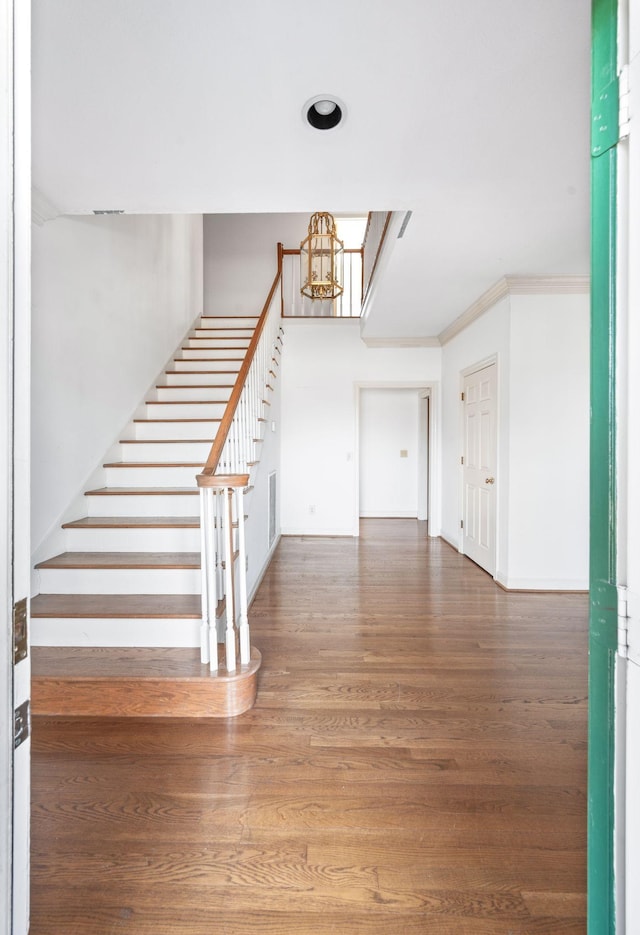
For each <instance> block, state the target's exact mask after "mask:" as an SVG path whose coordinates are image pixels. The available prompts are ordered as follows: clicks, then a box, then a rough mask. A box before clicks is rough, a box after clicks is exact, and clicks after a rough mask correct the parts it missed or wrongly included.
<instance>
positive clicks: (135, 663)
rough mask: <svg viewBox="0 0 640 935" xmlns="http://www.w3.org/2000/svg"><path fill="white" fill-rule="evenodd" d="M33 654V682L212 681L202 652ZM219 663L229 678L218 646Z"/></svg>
mask: <svg viewBox="0 0 640 935" xmlns="http://www.w3.org/2000/svg"><path fill="white" fill-rule="evenodd" d="M32 652H33V655H32V659H31V664H32V668H31V672H32V677H33V678H43V677H56V678H70V679H82V678H92V679H112V678H136V679H150V678H153V679H156V678H166V679H196V678H197V679H201V678H205V679H211V678H212V676H211V674H210V671H209V667H208V666H207V665H203V664H202V663H201V662H200V650H199V649H191V648H187V649H185V648H180V649H176V648H171V649H165V648H160V647H111V646H108V647H107V646H105V647H100V646H94V647H84V646H82V647H75V646H71V647H69V646H34V647H33V650H32ZM256 653H257V650H255V649H254V648H252V652H251V655H252V662H251V663H249V666H251V665H252V663H253V662H254V661H255V659H256ZM258 655H259V654H258ZM219 660H220V661H221V662H222V669H223V672H224V674H225V675H226V670H225V669H224V646H223V645H222V644H221V645H220V646H219ZM249 666H238V675H242V674H243V673H244V672H246V670H247V669H248V668H249ZM231 677H233V676H231Z"/></svg>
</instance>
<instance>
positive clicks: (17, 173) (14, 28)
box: [0, 0, 31, 935]
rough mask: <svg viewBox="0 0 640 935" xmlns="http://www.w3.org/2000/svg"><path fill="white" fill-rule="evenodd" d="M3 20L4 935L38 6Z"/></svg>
mask: <svg viewBox="0 0 640 935" xmlns="http://www.w3.org/2000/svg"><path fill="white" fill-rule="evenodd" d="M0 18H1V19H0V22H2V26H3V27H6V28H5V29H3V31H2V32H1V33H0V47H1V49H0V51H1V53H3V54H2V60H3V61H5V62H6V66H5V67H3V68H2V70H1V72H0V75H1V76H0V107H1V109H2V115H1V119H0V152H1V156H0V159H1V162H0V200H1V203H2V211H1V215H2V219H3V220H2V227H1V230H0V295H1V296H2V302H3V306H4V308H6V309H7V310H8V314H7V315H4V316H2V321H3V325H2V326H0V355H2V363H1V364H0V373H1V374H2V378H1V379H2V387H1V389H0V446H1V450H2V452H3V456H2V460H1V463H0V488H1V490H0V524H1V526H2V532H1V533H0V539H1V541H0V566H1V567H2V573H1V578H0V581H1V583H0V600H1V601H2V631H3V636H2V646H1V648H0V652H2V668H3V674H4V676H5V677H4V679H3V686H4V688H3V689H2V692H1V700H0V709H1V710H0V721H1V725H0V745H1V749H0V759H1V765H0V821H1V822H2V828H3V832H2V838H1V840H2V843H1V844H0V848H1V851H0V887H1V892H0V902H1V906H2V908H1V909H0V935H5V933H6V935H8V933H11V935H26V933H27V931H28V927H29V794H30V793H29V772H30V770H29V758H30V741H29V740H28V739H27V740H25V741H24V742H23V743H22V744H21V745H20V746H19V748H18V749H17V750H14V744H13V731H14V726H13V725H14V715H13V712H14V709H15V708H16V707H17V706H18V705H19V704H21V702H23V701H25V700H26V699H28V697H29V693H30V660H29V658H28V657H27V659H25V660H24V661H23V662H20V663H19V664H18V665H17V666H14V665H13V606H14V602H15V601H16V600H18V599H20V598H23V597H28V595H29V563H30V554H29V553H30V544H29V525H30V523H29V437H30V421H29V409H30V401H29V386H30V373H29V371H30V275H31V274H30V266H31V263H30V251H31V243H30V235H31V5H30V4H29V3H23V2H22V0H0ZM5 156H6V157H8V158H5Z"/></svg>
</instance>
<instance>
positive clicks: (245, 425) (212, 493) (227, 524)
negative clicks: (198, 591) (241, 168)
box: [196, 245, 282, 674]
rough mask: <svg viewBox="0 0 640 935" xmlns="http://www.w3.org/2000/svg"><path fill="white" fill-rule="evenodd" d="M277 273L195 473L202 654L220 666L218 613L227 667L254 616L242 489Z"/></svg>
mask: <svg viewBox="0 0 640 935" xmlns="http://www.w3.org/2000/svg"><path fill="white" fill-rule="evenodd" d="M281 275H282V247H281V245H279V246H278V272H277V274H276V277H275V279H274V281H273V285H272V286H271V290H270V292H269V295H268V297H267V301H266V303H265V305H264V308H263V310H262V314H261V315H260V318H259V320H258V324H257V326H256V329H255V331H254V334H253V337H252V339H251V342H250V344H249V347H248V348H247V352H246V354H245V358H244V361H243V363H242V366H241V367H240V370H239V372H238V376H237V378H236V382H235V384H234V387H233V390H232V392H231V396H230V398H229V402H228V403H227V406H226V409H225V411H224V414H223V416H222V419H221V422H220V427H219V429H218V432H217V434H216V437H215V439H214V441H213V444H212V446H211V451H210V453H209V457H208V458H207V462H206V464H205V466H204V468H203V469H202V473H201V474H198V476H197V478H196V480H197V483H198V487H199V489H200V542H201V570H202V621H201V631H200V634H201V641H200V658H201V661H202V662H203V663H208V664H209V667H210V669H211V671H212V672H216V673H217V672H218V671H219V666H220V663H219V656H218V628H217V620H218V618H219V617H220V616H221V615H223V619H224V621H225V630H224V645H225V662H226V669H227V673H229V674H233V673H235V672H236V671H237V668H238V657H239V664H240V666H246V665H249V663H250V661H251V642H250V633H249V619H248V596H247V551H246V539H245V524H244V520H245V517H244V505H243V498H244V492H245V490H246V488H247V486H248V484H249V475H250V472H251V467H252V466H253V464H254V463H255V462H256V449H257V443H258V440H259V439H260V437H261V426H262V425H263V423H264V418H263V414H264V411H265V405H268V403H269V400H268V399H267V396H268V393H269V392H270V391H271V390H272V389H273V381H274V379H275V376H276V373H277V367H278V366H279V356H280V348H281V345H282V327H281V323H280V296H279V293H278V286H279V285H280V279H281Z"/></svg>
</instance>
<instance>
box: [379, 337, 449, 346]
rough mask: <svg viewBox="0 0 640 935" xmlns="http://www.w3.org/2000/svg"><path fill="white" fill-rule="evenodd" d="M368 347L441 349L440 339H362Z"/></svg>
mask: <svg viewBox="0 0 640 935" xmlns="http://www.w3.org/2000/svg"><path fill="white" fill-rule="evenodd" d="M362 341H363V342H364V344H366V345H367V347H372V348H373V347H440V341H439V340H438V338H424V337H423V338H412V337H408V338H395V337H389V338H365V337H363V338H362Z"/></svg>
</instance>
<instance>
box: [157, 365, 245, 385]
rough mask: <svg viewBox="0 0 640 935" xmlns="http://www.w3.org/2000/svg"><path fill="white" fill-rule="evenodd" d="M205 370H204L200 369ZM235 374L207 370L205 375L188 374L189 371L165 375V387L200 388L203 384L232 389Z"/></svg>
mask: <svg viewBox="0 0 640 935" xmlns="http://www.w3.org/2000/svg"><path fill="white" fill-rule="evenodd" d="M201 369H203V370H204V369H205V368H201ZM236 376H237V373H235V372H233V373H224V372H222V373H218V372H216V371H215V370H209V369H207V371H206V372H205V373H190V372H189V371H180V372H178V373H170V372H168V373H165V379H166V383H167V386H200V385H201V384H203V383H217V384H219V385H223V386H228V387H229V390H231V389H233V385H234V383H235V382H236Z"/></svg>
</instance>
